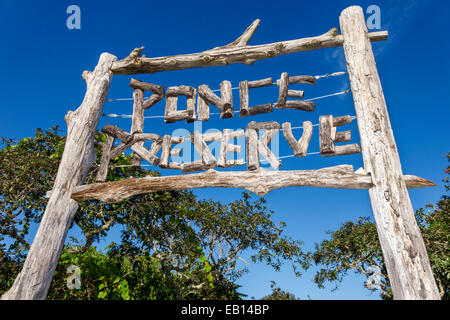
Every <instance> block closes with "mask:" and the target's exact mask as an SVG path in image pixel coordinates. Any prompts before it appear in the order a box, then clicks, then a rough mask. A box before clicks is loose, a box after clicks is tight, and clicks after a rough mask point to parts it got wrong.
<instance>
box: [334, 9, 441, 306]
mask: <svg viewBox="0 0 450 320" xmlns="http://www.w3.org/2000/svg"><path fill="white" fill-rule="evenodd" d="M339 20H340V25H341V30H342V33H343V38H344V43H343V46H344V52H345V58H346V61H347V69H348V74H349V78H350V84H351V89H352V93H353V100H354V104H355V110H356V116H357V118H358V128H359V134H360V137H361V148H362V154H363V159H364V168H365V170H366V172H368V173H369V174H371V176H372V180H373V187H371V188H370V189H369V196H370V201H371V203H372V209H373V214H374V217H375V222H376V226H377V231H378V237H379V240H380V244H381V247H382V250H383V257H384V261H385V263H386V267H387V271H388V274H389V280H390V284H391V287H392V292H393V294H394V299H397V300H403V299H436V300H437V299H440V296H439V291H438V288H437V286H436V282H435V280H434V277H433V272H432V269H431V266H430V263H429V259H428V255H427V251H426V248H425V245H424V242H423V239H422V236H421V232H420V229H419V227H418V225H417V222H416V220H415V217H414V210H413V207H412V205H411V201H410V199H409V194H408V190H407V182H406V181H405V176H403V174H402V168H401V163H400V158H399V154H398V149H397V146H396V142H395V139H394V134H393V132H392V127H391V123H390V119H389V114H388V110H387V106H386V101H385V99H384V94H383V90H382V87H381V82H380V78H379V76H378V71H377V67H376V63H375V58H374V55H373V51H372V45H371V44H370V37H369V34H368V31H367V27H366V24H365V18H364V14H363V11H362V8H361V7H357V6H353V7H349V8H347V9H345V10H344V11H343V12H342V13H341V16H340V18H339Z"/></svg>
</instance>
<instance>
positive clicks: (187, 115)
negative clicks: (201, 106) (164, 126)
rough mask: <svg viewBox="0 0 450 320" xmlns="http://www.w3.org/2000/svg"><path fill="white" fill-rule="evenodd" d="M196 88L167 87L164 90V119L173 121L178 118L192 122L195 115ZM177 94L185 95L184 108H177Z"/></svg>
mask: <svg viewBox="0 0 450 320" xmlns="http://www.w3.org/2000/svg"><path fill="white" fill-rule="evenodd" d="M196 92H197V91H196V90H195V88H193V87H189V86H178V87H169V88H167V91H166V111H165V116H164V121H165V122H167V123H173V122H176V121H180V120H186V122H193V121H195V119H196V115H195V96H196ZM178 96H186V110H178V109H177V104H178Z"/></svg>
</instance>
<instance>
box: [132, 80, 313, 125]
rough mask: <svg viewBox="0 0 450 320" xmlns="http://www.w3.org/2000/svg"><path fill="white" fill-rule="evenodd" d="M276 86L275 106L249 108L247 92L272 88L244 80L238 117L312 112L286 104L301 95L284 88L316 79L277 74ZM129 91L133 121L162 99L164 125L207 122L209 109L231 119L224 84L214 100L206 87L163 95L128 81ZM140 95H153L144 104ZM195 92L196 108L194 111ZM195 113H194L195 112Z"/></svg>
mask: <svg viewBox="0 0 450 320" xmlns="http://www.w3.org/2000/svg"><path fill="white" fill-rule="evenodd" d="M276 83H277V85H278V86H279V94H278V98H277V100H276V102H274V103H265V104H261V105H256V106H250V102H249V101H250V99H249V89H254V88H261V87H267V86H272V85H273V84H274V83H273V81H272V78H266V79H261V80H256V81H247V80H245V81H241V82H239V98H240V109H239V116H240V117H246V116H251V115H256V114H261V113H268V112H272V110H273V109H296V110H304V111H310V112H313V111H314V107H315V103H314V102H312V101H308V100H287V98H288V97H290V98H303V96H304V91H302V90H293V89H289V87H288V86H289V85H292V84H296V83H302V84H310V85H315V84H316V77H314V76H289V75H288V74H287V73H286V72H284V73H282V74H281V78H280V79H279V80H278V81H277V82H276ZM130 87H132V88H134V93H133V100H134V110H133V113H134V114H135V115H136V117H141V114H142V113H143V111H144V110H147V109H149V108H150V107H152V106H153V105H155V104H156V103H157V102H158V101H160V100H161V99H162V98H164V96H165V97H166V111H165V114H164V120H165V122H166V123H172V122H176V121H180V120H186V122H193V121H195V120H199V121H207V120H209V110H210V108H209V106H210V105H213V106H215V107H216V108H217V109H219V111H220V117H221V118H222V119H227V118H231V117H233V115H234V107H233V94H232V88H231V82H230V81H228V80H225V81H222V82H221V83H220V97H219V96H217V95H216V94H215V93H214V92H213V91H212V90H211V89H210V88H209V86H208V85H206V84H202V85H200V86H199V87H198V88H197V90H196V89H195V88H193V87H190V86H184V85H182V86H177V87H169V88H167V91H165V90H164V87H162V86H159V85H156V84H152V83H146V82H142V81H139V80H136V79H131V82H130ZM144 91H150V92H153V94H152V95H151V96H150V97H149V98H148V99H147V100H145V101H144ZM197 92H198V99H197V108H195V100H196V94H197ZM179 96H185V97H186V108H185V110H178V97H179ZM196 109H197V113H196V112H195V111H196ZM138 121H139V120H138Z"/></svg>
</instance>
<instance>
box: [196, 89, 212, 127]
mask: <svg viewBox="0 0 450 320" xmlns="http://www.w3.org/2000/svg"><path fill="white" fill-rule="evenodd" d="M197 120H198V121H208V120H209V103H208V102H207V101H206V100H205V99H203V98H202V97H201V96H200V94H199V95H198V98H197Z"/></svg>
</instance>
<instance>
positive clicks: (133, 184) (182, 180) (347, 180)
mask: <svg viewBox="0 0 450 320" xmlns="http://www.w3.org/2000/svg"><path fill="white" fill-rule="evenodd" d="M201 164H202V163H201V162H200V163H199V165H201ZM404 178H405V180H406V181H407V182H408V181H411V185H412V187H414V188H417V187H426V186H434V184H433V183H432V182H431V181H428V180H425V179H422V178H419V177H416V176H404ZM294 186H297V187H299V186H303V187H322V188H340V189H369V188H370V187H371V186H372V179H371V177H370V175H369V174H356V173H355V172H354V171H353V166H351V165H341V166H337V167H330V168H324V169H319V170H297V171H268V170H264V169H262V168H259V169H258V170H254V171H238V172H233V171H231V172H230V171H227V172H218V171H215V170H208V171H207V172H202V173H194V174H189V175H181V176H180V175H178V176H165V177H150V176H149V177H145V178H139V179H138V178H129V179H126V180H121V181H112V182H103V183H94V184H89V185H85V186H79V187H76V188H75V189H74V192H73V194H72V197H73V199H75V200H77V201H81V200H93V199H97V200H102V201H105V202H117V201H120V200H123V199H125V198H128V197H131V196H134V195H137V194H143V193H148V192H155V191H164V190H182V189H196V188H207V187H214V188H243V189H247V190H249V191H252V192H254V193H256V194H257V195H260V196H262V195H265V194H267V193H268V192H269V191H271V190H274V189H279V188H284V187H294Z"/></svg>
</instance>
